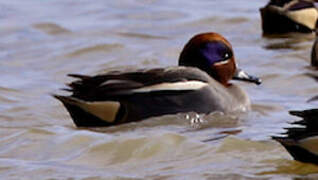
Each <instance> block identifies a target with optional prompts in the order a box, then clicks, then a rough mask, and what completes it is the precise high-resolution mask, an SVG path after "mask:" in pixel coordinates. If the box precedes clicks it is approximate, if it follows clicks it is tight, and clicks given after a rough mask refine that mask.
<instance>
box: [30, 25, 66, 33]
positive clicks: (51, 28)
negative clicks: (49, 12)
mask: <svg viewBox="0 0 318 180" xmlns="http://www.w3.org/2000/svg"><path fill="white" fill-rule="evenodd" d="M33 27H34V28H36V29H38V30H41V31H43V32H45V33H46V34H49V35H60V34H67V33H70V32H71V31H70V30H68V29H66V28H64V27H61V26H59V25H57V24H54V23H38V24H34V25H33Z"/></svg>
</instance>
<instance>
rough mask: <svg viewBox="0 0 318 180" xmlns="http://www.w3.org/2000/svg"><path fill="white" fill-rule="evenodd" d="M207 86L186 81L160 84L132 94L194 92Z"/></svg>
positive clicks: (200, 82) (199, 82)
mask: <svg viewBox="0 0 318 180" xmlns="http://www.w3.org/2000/svg"><path fill="white" fill-rule="evenodd" d="M205 86H208V84H207V83H204V82H202V81H186V82H175V83H161V84H155V85H151V86H146V87H142V88H139V89H134V90H132V92H136V93H143V92H151V91H167V90H171V91H179V90H196V89H201V88H203V87H205Z"/></svg>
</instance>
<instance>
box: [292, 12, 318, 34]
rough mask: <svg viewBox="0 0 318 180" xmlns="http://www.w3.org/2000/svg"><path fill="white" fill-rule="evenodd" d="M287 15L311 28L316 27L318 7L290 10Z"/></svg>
mask: <svg viewBox="0 0 318 180" xmlns="http://www.w3.org/2000/svg"><path fill="white" fill-rule="evenodd" d="M286 15H287V17H289V18H290V19H292V20H294V21H295V22H297V23H299V24H302V25H304V26H306V27H308V28H310V29H315V27H316V21H317V18H318V12H317V9H316V8H306V9H301V10H296V11H288V12H287V14H286Z"/></svg>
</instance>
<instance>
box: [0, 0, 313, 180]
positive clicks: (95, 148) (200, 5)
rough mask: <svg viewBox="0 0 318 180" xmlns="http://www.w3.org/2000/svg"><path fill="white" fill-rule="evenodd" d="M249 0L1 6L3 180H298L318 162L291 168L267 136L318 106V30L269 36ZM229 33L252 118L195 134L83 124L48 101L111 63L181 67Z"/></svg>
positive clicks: (210, 118) (171, 127) (178, 121)
mask: <svg viewBox="0 0 318 180" xmlns="http://www.w3.org/2000/svg"><path fill="white" fill-rule="evenodd" d="M266 2H267V0H259V1H248V0H241V1H240V2H239V3H238V2H237V1H234V0H226V1H208V0H200V1H181V0H161V1H157V0H122V1H87V0H86V1H84V0H76V1H75V0H73V1H62V0H53V1H35V0H29V1H18V0H10V1H1V2H0V27H1V29H0V48H1V51H0V118H1V123H0V135H1V136H0V137H1V138H0V177H1V179H69V178H71V179H72V178H74V179H85V180H92V179H200V178H201V179H255V178H258V179H271V178H273V179H278V178H280V179H297V178H299V179H301V178H313V179H314V178H317V176H318V175H316V174H315V173H318V166H314V165H310V164H303V163H299V162H296V161H293V160H292V158H291V157H290V155H289V154H288V153H287V152H286V151H285V150H284V149H283V148H282V147H281V146H280V145H279V144H278V143H276V142H274V141H272V140H271V139H270V136H271V135H274V134H276V133H279V132H282V127H285V126H287V122H289V121H292V120H295V119H297V118H295V117H291V116H290V115H288V110H290V109H306V108H312V107H316V106H317V103H316V102H311V103H307V100H308V99H310V98H311V97H313V96H315V95H317V94H318V84H317V82H316V81H315V80H314V79H313V78H311V77H310V76H308V73H315V72H312V70H310V69H309V68H308V64H309V61H310V51H311V46H312V43H313V40H314V35H299V34H294V35H293V34H292V35H289V36H288V37H286V36H285V37H284V36H281V37H262V33H261V28H260V15H259V12H258V9H259V8H260V7H261V6H263V5H265V4H266ZM206 31H215V32H219V33H221V34H223V35H224V36H225V37H226V38H227V39H228V40H230V41H231V42H232V45H233V46H234V51H235V55H236V58H237V61H238V63H239V65H240V66H241V68H243V69H245V70H246V71H248V72H250V73H251V74H256V75H258V76H260V77H261V78H262V79H263V81H264V83H263V84H262V85H261V86H255V85H252V84H246V83H240V85H241V86H242V87H243V88H244V89H246V91H247V92H248V93H249V95H250V97H251V99H252V102H253V111H252V112H250V113H249V114H246V115H243V116H240V117H237V116H233V115H226V116H224V115H222V114H217V113H216V114H211V115H207V116H203V117H201V118H202V119H203V120H204V121H205V123H203V124H202V125H201V126H200V127H194V126H193V125H191V123H190V119H191V117H192V116H194V115H193V114H190V118H186V115H185V114H179V115H169V116H164V117H157V118H152V119H149V120H147V121H143V122H139V123H131V124H124V125H121V126H117V127H110V128H98V129H80V128H76V127H75V126H74V125H73V123H72V121H71V119H70V117H69V115H68V114H67V112H66V111H65V109H64V108H63V106H62V105H61V104H60V103H59V102H58V101H57V100H55V99H53V98H52V97H51V96H50V94H52V93H61V92H60V90H59V88H63V87H64V83H67V82H70V81H71V80H72V79H71V78H68V77H66V74H67V73H82V74H96V73H98V72H103V71H105V70H107V69H110V68H127V67H140V68H141V67H147V68H148V67H161V66H170V65H176V64H177V59H178V55H179V52H180V51H181V49H182V48H183V45H184V43H185V42H186V41H187V40H188V39H189V38H190V37H191V36H192V35H194V34H196V33H199V32H206Z"/></svg>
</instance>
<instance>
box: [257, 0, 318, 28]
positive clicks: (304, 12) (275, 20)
mask: <svg viewBox="0 0 318 180" xmlns="http://www.w3.org/2000/svg"><path fill="white" fill-rule="evenodd" d="M260 12H261V18H262V28H263V33H264V34H276V33H289V32H302V33H310V32H314V30H315V28H316V22H317V18H318V12H317V9H316V8H315V4H314V1H313V0H270V2H269V3H268V4H267V5H266V6H265V7H263V8H261V9H260Z"/></svg>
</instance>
